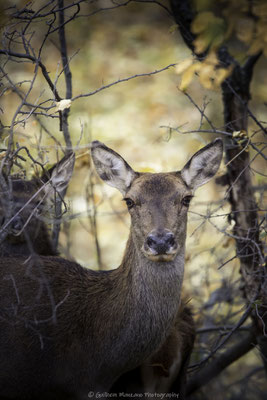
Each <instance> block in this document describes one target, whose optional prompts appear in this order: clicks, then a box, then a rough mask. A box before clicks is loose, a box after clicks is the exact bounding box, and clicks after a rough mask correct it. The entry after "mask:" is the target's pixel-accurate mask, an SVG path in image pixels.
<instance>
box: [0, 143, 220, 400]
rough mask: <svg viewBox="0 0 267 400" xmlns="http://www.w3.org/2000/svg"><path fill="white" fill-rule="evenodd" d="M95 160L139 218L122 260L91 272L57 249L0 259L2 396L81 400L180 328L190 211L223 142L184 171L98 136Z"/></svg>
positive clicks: (103, 389) (133, 215)
mask: <svg viewBox="0 0 267 400" xmlns="http://www.w3.org/2000/svg"><path fill="white" fill-rule="evenodd" d="M92 157H93V161H94V164H95V167H96V170H97V172H98V174H99V175H100V177H101V178H102V179H103V180H104V181H106V182H107V183H108V184H110V185H111V186H114V187H116V188H117V189H119V190H120V191H121V193H122V194H123V196H124V200H125V202H126V204H127V207H128V209H129V212H130V215H131V221H132V225H131V229H130V236H129V239H128V242H127V246H126V250H125V253H124V257H123V260H122V263H121V265H120V267H119V268H117V269H115V270H112V271H92V270H89V269H85V268H83V267H81V266H80V265H79V264H77V263H74V262H70V261H67V260H65V259H62V258H60V257H55V256H38V257H30V258H28V259H26V258H25V257H23V256H19V257H17V258H13V257H6V258H3V257H1V260H0V264H1V268H0V285H1V290H0V305H1V307H0V366H1V372H0V399H2V400H3V399H27V400H31V399H40V400H42V399H52V400H53V399H57V400H58V399H65V400H66V399H80V400H82V399H87V398H88V393H89V392H91V391H94V392H95V393H97V392H101V393H104V392H106V391H109V390H110V389H111V387H112V385H113V384H114V383H115V381H116V380H117V379H118V378H119V377H120V376H121V375H122V374H123V373H126V372H127V371H130V370H133V369H134V368H136V367H138V366H140V365H141V364H146V362H147V360H149V359H150V358H151V360H152V362H153V358H154V359H155V360H156V362H157V361H158V360H159V359H160V354H159V353H158V355H157V352H159V351H160V350H159V349H161V348H162V347H163V345H164V343H165V342H166V341H168V338H169V337H170V335H171V331H172V329H175V321H176V319H177V315H178V314H179V308H180V295H181V287H182V281H183V270H184V251H185V237H186V220H187V210H188V206H189V202H190V199H191V197H192V195H193V192H194V190H195V189H196V188H197V187H198V186H200V185H203V184H204V183H206V182H207V181H208V180H209V179H211V178H212V176H213V175H214V174H215V173H216V172H217V170H218V168H219V165H220V162H221V158H222V141H221V140H219V139H217V140H215V141H214V142H212V143H211V144H209V145H208V146H206V147H204V148H203V149H202V150H200V151H199V152H197V153H196V154H195V155H194V156H193V157H192V158H191V159H190V161H189V162H188V163H187V164H186V165H185V167H184V168H183V169H182V171H181V172H171V173H160V174H148V173H138V172H135V171H133V170H132V169H131V167H130V166H129V165H128V164H127V163H126V162H125V161H124V160H123V158H122V157H121V156H120V155H118V154H117V153H116V152H114V151H113V150H111V149H109V148H108V147H106V146H105V145H103V144H101V143H100V142H93V143H92ZM178 347H179V346H178ZM176 348H177V345H176ZM180 351H181V352H182V351H186V349H185V348H183V345H181V346H180ZM181 358H182V359H183V360H185V359H186V357H184V356H182V355H181ZM161 364H162V365H163V366H164V363H162V362H161ZM144 368H145V367H144Z"/></svg>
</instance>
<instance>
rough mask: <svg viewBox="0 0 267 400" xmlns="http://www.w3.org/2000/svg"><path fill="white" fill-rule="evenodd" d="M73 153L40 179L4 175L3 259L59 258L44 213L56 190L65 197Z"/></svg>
mask: <svg viewBox="0 0 267 400" xmlns="http://www.w3.org/2000/svg"><path fill="white" fill-rule="evenodd" d="M74 161H75V156H74V153H72V152H71V153H69V154H67V155H65V156H64V157H63V158H62V159H61V160H60V161H58V162H57V163H56V164H54V165H53V166H52V167H50V168H49V170H47V171H46V170H44V171H43V173H42V175H41V177H40V178H38V177H33V178H32V179H31V180H26V179H22V178H20V177H19V176H17V175H11V176H10V177H9V179H8V178H7V177H6V176H5V175H3V177H2V180H1V182H2V184H1V185H0V256H1V257H14V256H30V255H32V254H39V255H42V256H46V255H51V256H53V255H54V256H55V255H57V251H56V249H55V248H54V246H53V244H52V239H51V236H50V234H49V231H48V228H47V224H46V223H45V218H44V215H43V214H44V211H45V209H46V208H48V207H49V205H50V203H51V202H52V200H53V199H52V198H53V196H54V194H55V191H56V192H57V194H58V195H59V196H61V195H62V194H63V192H64V191H65V189H66V188H67V186H68V183H69V180H70V178H71V176H72V172H73V167H74Z"/></svg>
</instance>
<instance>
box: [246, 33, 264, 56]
mask: <svg viewBox="0 0 267 400" xmlns="http://www.w3.org/2000/svg"><path fill="white" fill-rule="evenodd" d="M263 47H264V43H263V41H262V39H261V38H260V37H259V38H257V39H255V40H253V42H252V43H251V46H250V48H249V49H248V55H249V56H252V55H254V54H257V53H258V52H259V51H261V50H262V49H263Z"/></svg>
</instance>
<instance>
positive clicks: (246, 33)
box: [235, 18, 254, 43]
mask: <svg viewBox="0 0 267 400" xmlns="http://www.w3.org/2000/svg"><path fill="white" fill-rule="evenodd" d="M235 30H236V36H237V38H238V39H239V40H240V41H241V42H244V43H250V42H251V40H252V38H253V33H254V21H253V20H252V19H251V18H239V19H238V20H237V21H236V26H235Z"/></svg>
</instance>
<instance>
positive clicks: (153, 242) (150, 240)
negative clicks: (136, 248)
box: [146, 235, 156, 247]
mask: <svg viewBox="0 0 267 400" xmlns="http://www.w3.org/2000/svg"><path fill="white" fill-rule="evenodd" d="M146 244H147V245H148V247H153V246H154V245H156V240H155V239H154V238H153V236H152V235H150V236H148V237H147V239H146Z"/></svg>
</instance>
